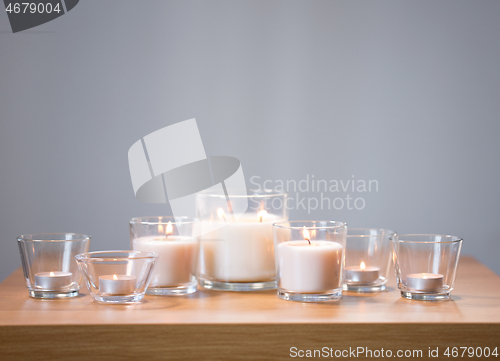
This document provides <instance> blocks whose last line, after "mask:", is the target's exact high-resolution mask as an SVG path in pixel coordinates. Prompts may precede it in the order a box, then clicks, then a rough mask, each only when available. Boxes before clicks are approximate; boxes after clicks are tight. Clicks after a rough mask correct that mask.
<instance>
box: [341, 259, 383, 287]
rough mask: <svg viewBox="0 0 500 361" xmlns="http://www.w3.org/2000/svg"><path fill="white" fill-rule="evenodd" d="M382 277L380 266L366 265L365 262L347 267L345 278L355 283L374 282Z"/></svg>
mask: <svg viewBox="0 0 500 361" xmlns="http://www.w3.org/2000/svg"><path fill="white" fill-rule="evenodd" d="M379 277H380V268H379V267H366V266H365V263H364V262H361V264H360V265H359V267H358V266H349V267H346V268H345V280H346V281H347V282H353V283H372V282H375V281H376V280H378V278H379Z"/></svg>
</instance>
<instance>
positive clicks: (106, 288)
mask: <svg viewBox="0 0 500 361" xmlns="http://www.w3.org/2000/svg"><path fill="white" fill-rule="evenodd" d="M136 279H137V278H136V277H135V276H127V275H105V276H100V277H99V292H102V293H105V294H108V295H128V294H131V293H134V291H135V282H136Z"/></svg>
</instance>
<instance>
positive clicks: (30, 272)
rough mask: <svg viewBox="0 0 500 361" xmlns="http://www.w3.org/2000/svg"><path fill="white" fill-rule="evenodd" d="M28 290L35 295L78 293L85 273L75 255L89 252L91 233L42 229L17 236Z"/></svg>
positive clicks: (43, 296)
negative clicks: (57, 231)
mask: <svg viewBox="0 0 500 361" xmlns="http://www.w3.org/2000/svg"><path fill="white" fill-rule="evenodd" d="M17 244H18V246H19V253H20V254H21V262H22V265H23V272H24V278H25V279H26V286H27V287H28V290H29V294H30V296H31V297H34V298H65V297H75V296H78V290H79V289H80V285H81V282H82V275H81V273H80V272H79V271H78V267H77V265H76V262H75V258H74V257H75V256H76V255H77V254H78V253H82V252H87V251H88V250H89V245H90V236H87V235H84V234H75V233H39V234H25V235H21V236H19V237H17Z"/></svg>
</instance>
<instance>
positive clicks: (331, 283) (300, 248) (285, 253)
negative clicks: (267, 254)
mask: <svg viewBox="0 0 500 361" xmlns="http://www.w3.org/2000/svg"><path fill="white" fill-rule="evenodd" d="M277 252H278V264H279V272H280V278H279V283H278V287H279V288H281V289H283V290H285V291H289V292H296V293H325V292H330V291H332V290H334V289H337V288H339V287H340V269H341V265H342V253H343V247H342V245H341V244H339V243H337V242H329V241H311V243H309V241H288V242H283V243H280V244H279V245H278V249H277Z"/></svg>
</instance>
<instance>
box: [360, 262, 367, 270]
mask: <svg viewBox="0 0 500 361" xmlns="http://www.w3.org/2000/svg"><path fill="white" fill-rule="evenodd" d="M359 268H361V270H364V269H365V268H366V265H365V262H361V263H360V264H359Z"/></svg>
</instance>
